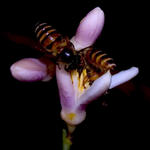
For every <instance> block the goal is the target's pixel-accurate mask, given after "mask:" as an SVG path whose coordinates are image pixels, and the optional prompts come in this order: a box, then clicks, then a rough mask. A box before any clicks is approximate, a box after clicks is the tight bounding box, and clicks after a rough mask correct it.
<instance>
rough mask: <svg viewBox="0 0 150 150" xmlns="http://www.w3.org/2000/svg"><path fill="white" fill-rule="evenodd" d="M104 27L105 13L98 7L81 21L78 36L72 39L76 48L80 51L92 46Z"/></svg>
mask: <svg viewBox="0 0 150 150" xmlns="http://www.w3.org/2000/svg"><path fill="white" fill-rule="evenodd" d="M103 26H104V12H103V11H102V10H101V9H100V8H99V7H96V8H95V9H93V10H92V11H90V12H89V13H88V14H87V15H86V16H85V17H84V18H83V19H82V20H81V22H80V25H79V27H78V29H77V32H76V35H75V36H74V37H73V38H72V39H71V41H72V42H73V44H74V45H75V48H76V49H77V50H80V49H82V48H85V47H88V46H90V45H92V44H93V43H94V42H95V40H96V39H97V38H98V36H99V35H100V33H101V31H102V29H103Z"/></svg>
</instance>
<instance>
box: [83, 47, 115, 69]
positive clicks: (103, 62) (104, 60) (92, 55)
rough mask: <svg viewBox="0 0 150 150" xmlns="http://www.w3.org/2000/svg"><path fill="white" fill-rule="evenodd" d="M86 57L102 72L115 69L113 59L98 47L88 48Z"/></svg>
mask: <svg viewBox="0 0 150 150" xmlns="http://www.w3.org/2000/svg"><path fill="white" fill-rule="evenodd" d="M85 57H86V61H87V62H88V63H89V64H90V65H92V66H93V67H95V68H96V69H99V70H100V71H101V72H106V71H108V70H113V69H114V67H115V66H116V64H115V63H114V62H113V59H112V58H110V57H108V55H107V54H106V53H104V52H102V51H101V50H98V49H93V47H89V48H88V50H87V52H86V55H85Z"/></svg>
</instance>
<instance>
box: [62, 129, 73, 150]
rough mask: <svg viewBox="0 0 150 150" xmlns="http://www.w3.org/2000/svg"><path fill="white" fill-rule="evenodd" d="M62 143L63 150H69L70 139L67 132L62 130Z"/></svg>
mask: <svg viewBox="0 0 150 150" xmlns="http://www.w3.org/2000/svg"><path fill="white" fill-rule="evenodd" d="M62 132H63V133H62V140H63V141H62V142H63V145H62V146H63V150H70V148H71V145H72V142H71V137H70V136H68V135H67V131H66V130H65V129H63V131H62Z"/></svg>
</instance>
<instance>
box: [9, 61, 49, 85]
mask: <svg viewBox="0 0 150 150" xmlns="http://www.w3.org/2000/svg"><path fill="white" fill-rule="evenodd" d="M10 71H11V74H12V76H13V77H14V78H15V79H17V80H19V81H25V82H33V81H39V80H44V79H46V78H48V75H47V67H46V65H45V64H43V63H42V62H41V61H39V60H38V59H34V58H24V59H22V60H19V61H17V62H16V63H14V64H13V65H12V66H11V67H10Z"/></svg>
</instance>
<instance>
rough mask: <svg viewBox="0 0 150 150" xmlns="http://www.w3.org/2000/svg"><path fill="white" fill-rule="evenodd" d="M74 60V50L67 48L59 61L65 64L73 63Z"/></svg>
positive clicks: (60, 55) (62, 52)
mask: <svg viewBox="0 0 150 150" xmlns="http://www.w3.org/2000/svg"><path fill="white" fill-rule="evenodd" d="M73 58H74V53H73V51H72V49H69V48H67V47H65V48H64V49H63V50H62V51H61V53H60V54H59V58H58V60H59V61H61V62H64V63H71V62H72V60H73Z"/></svg>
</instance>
